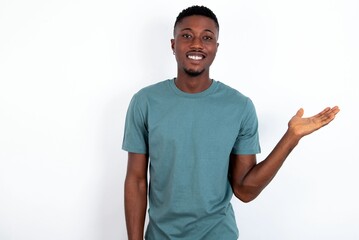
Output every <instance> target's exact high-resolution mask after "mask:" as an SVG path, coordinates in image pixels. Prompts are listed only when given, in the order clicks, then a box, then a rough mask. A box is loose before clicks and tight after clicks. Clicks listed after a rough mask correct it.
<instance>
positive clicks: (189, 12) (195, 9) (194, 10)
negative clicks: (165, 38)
mask: <svg viewBox="0 0 359 240" xmlns="http://www.w3.org/2000/svg"><path fill="white" fill-rule="evenodd" d="M193 15H198V16H204V17H208V18H210V19H212V20H213V21H214V22H215V24H216V27H217V30H218V31H219V23H218V19H217V16H216V15H215V14H214V13H213V12H212V10H211V9H209V8H207V7H205V6H198V5H195V6H192V7H188V8H186V9H183V10H182V12H180V13H179V14H178V16H177V18H176V21H175V25H174V29H176V26H177V24H178V23H179V22H181V21H182V19H183V18H185V17H190V16H193Z"/></svg>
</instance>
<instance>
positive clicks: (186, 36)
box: [182, 33, 192, 38]
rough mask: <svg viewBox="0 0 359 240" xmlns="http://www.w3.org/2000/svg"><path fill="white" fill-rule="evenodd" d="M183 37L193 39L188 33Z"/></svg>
mask: <svg viewBox="0 0 359 240" xmlns="http://www.w3.org/2000/svg"><path fill="white" fill-rule="evenodd" d="M182 37H183V38H191V37H192V36H191V35H190V34H188V33H184V34H182Z"/></svg>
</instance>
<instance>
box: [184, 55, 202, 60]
mask: <svg viewBox="0 0 359 240" xmlns="http://www.w3.org/2000/svg"><path fill="white" fill-rule="evenodd" d="M187 57H188V58H189V59H192V60H202V59H203V56H199V55H188V56H187Z"/></svg>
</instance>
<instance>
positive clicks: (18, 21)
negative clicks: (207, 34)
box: [0, 0, 359, 240]
mask: <svg viewBox="0 0 359 240" xmlns="http://www.w3.org/2000/svg"><path fill="white" fill-rule="evenodd" d="M193 4H205V5H207V6H208V7H210V8H211V9H212V10H213V11H214V12H215V13H216V14H217V17H218V18H219V22H220V28H221V29H220V39H219V42H220V47H219V52H218V54H217V59H216V60H215V62H214V64H213V66H212V74H211V77H213V78H215V79H216V80H219V81H222V82H224V83H226V84H228V85H230V86H232V87H234V88H236V89H238V90H239V91H241V92H242V93H244V94H246V95H248V96H249V97H251V98H252V100H253V101H254V103H255V105H256V108H257V112H258V117H259V121H260V129H259V130H260V136H261V145H262V154H260V155H258V159H259V160H262V159H263V158H265V157H266V155H267V154H268V153H269V152H270V150H271V149H272V148H273V147H274V145H275V144H276V143H277V141H278V140H279V138H280V137H281V135H282V134H283V133H284V131H285V129H286V125H287V122H288V120H289V119H290V118H291V116H292V115H294V114H295V112H296V111H297V110H298V109H299V108H300V107H303V108H304V109H305V116H311V115H313V114H315V113H317V112H319V111H320V110H322V109H323V108H324V107H326V106H334V105H339V106H340V108H341V112H340V113H339V115H338V116H337V118H336V119H335V121H334V122H332V123H331V124H330V125H328V126H327V127H325V128H323V129H322V130H320V131H319V132H316V133H314V134H312V135H310V136H308V137H306V138H305V139H303V140H302V141H301V143H300V145H299V146H298V147H297V148H296V149H295V150H294V152H293V153H292V155H291V156H290V157H289V159H288V160H287V162H286V163H285V164H284V166H283V167H282V169H281V170H280V172H279V173H278V175H277V176H276V178H275V179H274V180H273V182H272V183H271V184H270V185H269V186H268V187H267V188H266V189H265V190H264V192H263V193H262V194H261V195H260V196H259V197H258V198H257V199H256V200H254V201H253V202H251V203H248V204H243V203H241V202H239V201H238V200H236V199H234V198H233V204H234V208H235V211H236V217H237V221H238V225H239V228H240V231H241V239H242V240H253V239H254V240H257V239H266V240H267V239H271V240H288V239H290V240H303V239H306V240H318V239H326V240H331V239H332V240H337V239H345V240H352V239H359V232H358V227H359V207H358V202H359V195H358V186H357V185H358V182H359V177H358V174H357V172H358V167H359V164H358V160H359V157H358V152H357V147H358V146H357V145H358V139H357V138H358V136H359V131H358V127H357V120H356V118H357V116H358V113H357V111H358V103H359V97H358V93H359V89H358V86H357V85H355V84H357V82H358V80H359V71H358V66H359V57H358V56H359V47H358V46H359V45H358V43H359V27H358V25H359V3H358V1H356V0H352V1H350V0H331V1H330V0H302V1H291V0H289V1H288V0H272V1H264V0H262V1H261V0H251V1H218V0H213V1H177V2H174V1H168V0H166V1H165V0H156V1H114V0H107V1H106V0H105V1H99V0H89V1H85V0H62V1H55V0H53V1H51V0H34V1H25V0H12V1H10V0H1V1H0V239H1V240H20V239H21V240H22V239H26V240H32V239H34V240H35V239H36V240H48V239H51V240H58V239H59V240H60V239H61V240H80V239H81V240H82V239H83V240H115V239H126V230H125V222H124V210H123V181H124V177H125V171H126V165H127V161H126V156H127V153H126V152H124V151H122V150H121V143H122V134H123V126H124V118H125V114H126V110H127V106H128V103H129V101H130V98H131V97H132V95H133V94H134V93H135V92H136V91H138V90H139V89H140V88H142V87H144V86H147V85H149V84H152V83H155V82H158V81H162V80H164V79H167V78H172V77H174V76H175V74H176V63H175V59H174V57H173V55H172V52H171V49H170V38H171V37H172V28H173V23H174V20H175V17H176V16H177V14H178V13H179V12H180V11H181V10H182V9H183V8H186V7H188V6H190V5H193Z"/></svg>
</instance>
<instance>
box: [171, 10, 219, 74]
mask: <svg viewBox="0 0 359 240" xmlns="http://www.w3.org/2000/svg"><path fill="white" fill-rule="evenodd" d="M218 34H219V24H218V20H217V17H216V15H215V14H214V13H213V12H212V11H211V10H210V9H208V8H207V7H203V6H192V7H189V8H186V9H184V10H183V11H182V12H180V14H179V15H178V17H177V19H176V22H175V25H174V31H173V35H174V39H172V40H171V47H172V50H173V53H174V54H175V55H176V60H177V66H178V74H179V75H181V74H185V75H183V76H191V77H197V76H200V75H202V74H203V73H204V74H206V75H207V76H209V68H210V66H211V64H212V62H213V60H214V58H215V56H216V53H217V48H218V43H217V40H218ZM202 76H203V75H202Z"/></svg>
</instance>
